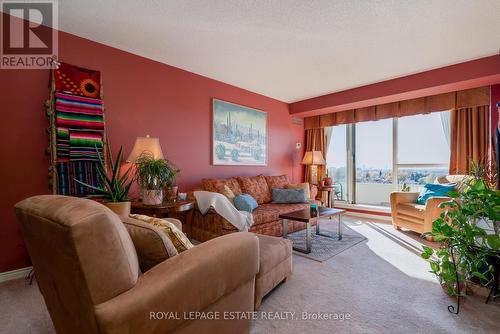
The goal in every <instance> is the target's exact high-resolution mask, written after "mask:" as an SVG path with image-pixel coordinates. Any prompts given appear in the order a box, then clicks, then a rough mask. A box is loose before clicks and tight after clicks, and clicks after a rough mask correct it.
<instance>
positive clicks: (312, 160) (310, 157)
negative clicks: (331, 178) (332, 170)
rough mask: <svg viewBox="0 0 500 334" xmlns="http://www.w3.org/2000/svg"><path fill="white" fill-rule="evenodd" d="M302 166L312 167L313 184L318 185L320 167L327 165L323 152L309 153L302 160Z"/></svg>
mask: <svg viewBox="0 0 500 334" xmlns="http://www.w3.org/2000/svg"><path fill="white" fill-rule="evenodd" d="M302 164H303V165H307V166H311V183H312V184H318V165H325V164H326V162H325V159H324V158H323V154H322V153H321V151H315V150H312V151H307V152H306V153H305V154H304V158H303V159H302Z"/></svg>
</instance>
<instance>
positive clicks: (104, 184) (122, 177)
mask: <svg viewBox="0 0 500 334" xmlns="http://www.w3.org/2000/svg"><path fill="white" fill-rule="evenodd" d="M96 150H97V148H96ZM105 152H106V153H107V158H108V159H107V160H108V162H109V166H108V165H107V164H106V161H105V159H104V156H102V155H101V153H100V152H99V150H97V154H98V156H99V164H98V166H97V172H98V177H99V181H100V182H99V183H100V187H96V186H94V185H91V184H88V183H85V182H82V181H80V180H77V179H75V181H76V182H77V183H79V184H81V185H83V186H85V187H88V188H90V189H93V190H95V191H97V193H98V195H101V196H102V198H103V200H104V201H106V202H127V201H129V198H128V193H129V191H130V187H131V186H132V183H133V182H134V178H133V177H131V172H132V166H130V167H129V168H128V169H127V170H126V171H125V172H124V173H122V172H121V167H122V162H121V161H122V147H121V146H120V150H119V151H118V155H117V156H116V159H115V161H113V156H112V154H111V149H110V147H109V145H108V144H107V143H106V146H105ZM108 167H109V168H108Z"/></svg>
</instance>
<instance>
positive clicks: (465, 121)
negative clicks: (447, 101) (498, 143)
mask: <svg viewBox="0 0 500 334" xmlns="http://www.w3.org/2000/svg"><path fill="white" fill-rule="evenodd" d="M450 113H451V116H450V123H451V134H450V138H451V155H450V174H466V173H468V172H469V171H470V167H471V166H470V160H472V161H474V162H476V163H479V164H483V165H484V164H486V163H489V162H491V145H490V143H491V141H490V138H489V127H490V125H489V106H488V105H483V106H477V107H470V108H462V109H455V110H452V111H451V112H450Z"/></svg>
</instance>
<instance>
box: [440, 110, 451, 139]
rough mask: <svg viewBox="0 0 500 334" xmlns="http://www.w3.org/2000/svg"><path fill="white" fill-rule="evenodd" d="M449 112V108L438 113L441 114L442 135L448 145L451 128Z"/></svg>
mask: <svg viewBox="0 0 500 334" xmlns="http://www.w3.org/2000/svg"><path fill="white" fill-rule="evenodd" d="M450 113H451V110H448V111H443V112H440V113H439V116H441V125H442V127H443V132H444V136H445V138H446V142H447V143H448V146H450V135H451V133H450V132H451V128H450Z"/></svg>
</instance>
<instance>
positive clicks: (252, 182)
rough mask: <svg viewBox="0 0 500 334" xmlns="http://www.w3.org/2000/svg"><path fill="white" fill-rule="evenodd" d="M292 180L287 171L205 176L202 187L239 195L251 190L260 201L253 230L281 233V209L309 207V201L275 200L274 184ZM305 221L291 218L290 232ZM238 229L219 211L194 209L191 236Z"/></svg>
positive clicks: (312, 195) (197, 237) (278, 185)
mask: <svg viewBox="0 0 500 334" xmlns="http://www.w3.org/2000/svg"><path fill="white" fill-rule="evenodd" d="M288 184H289V181H288V177H287V176H286V175H280V176H264V175H257V176H253V177H247V176H239V177H231V178H227V179H203V180H202V189H203V190H205V191H211V192H218V193H223V192H224V186H228V187H229V189H231V191H232V192H233V193H234V194H235V195H236V196H237V195H241V194H243V193H245V194H250V195H251V196H252V197H254V198H255V199H256V201H257V203H258V204H259V207H258V208H257V209H255V210H254V211H253V213H252V214H253V219H254V223H253V225H252V227H251V228H250V232H254V233H258V234H265V235H271V236H281V235H282V222H281V220H280V219H279V218H278V216H279V215H280V214H282V213H286V212H291V211H295V210H300V209H305V208H308V207H309V203H298V204H274V203H271V200H272V189H273V188H284V187H285V186H286V185H288ZM309 193H310V196H309V198H310V199H311V200H314V198H315V197H316V194H317V188H316V187H315V186H313V187H311V188H310V191H309ZM305 226H306V225H305V224H303V223H299V222H293V221H290V222H289V224H288V230H289V232H295V231H298V230H301V229H304V228H305ZM237 231H238V230H237V229H236V228H235V227H234V226H233V225H231V224H230V223H229V222H228V221H227V220H225V219H224V218H223V217H221V216H220V215H218V214H217V213H216V212H215V210H209V211H208V212H207V213H206V214H205V215H202V214H201V212H200V211H199V210H198V209H195V212H194V214H193V219H192V222H191V238H193V239H195V240H198V241H207V240H209V239H213V238H216V237H219V236H221V235H225V234H229V233H234V232H237Z"/></svg>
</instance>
